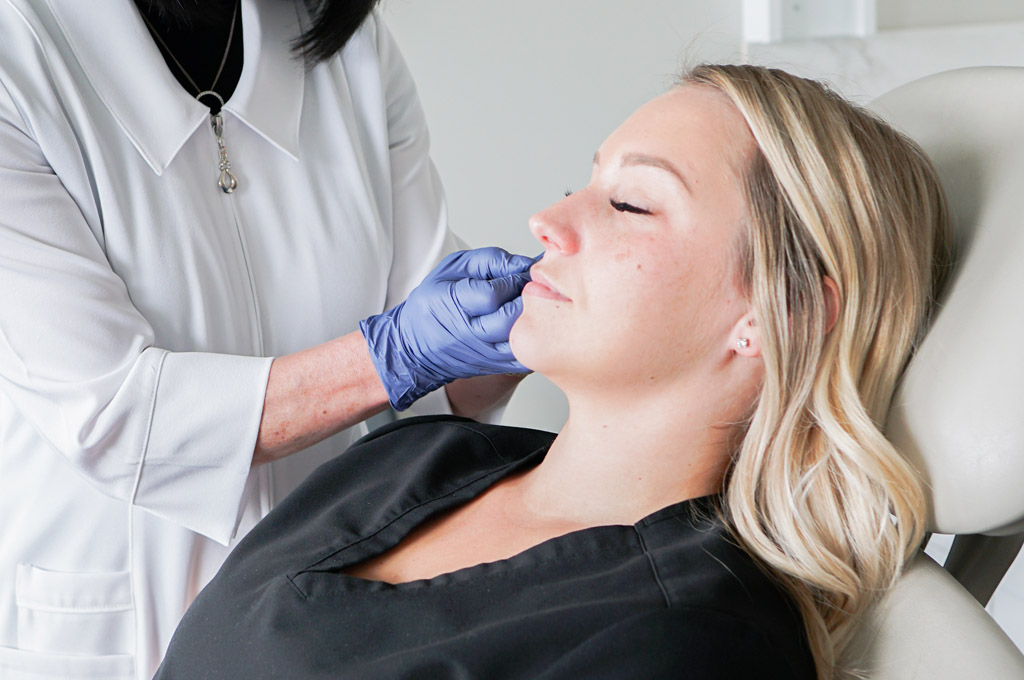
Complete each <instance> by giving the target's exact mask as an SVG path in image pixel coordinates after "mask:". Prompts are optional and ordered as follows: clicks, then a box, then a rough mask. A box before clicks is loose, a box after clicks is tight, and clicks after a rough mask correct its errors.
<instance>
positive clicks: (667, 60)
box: [383, 0, 741, 430]
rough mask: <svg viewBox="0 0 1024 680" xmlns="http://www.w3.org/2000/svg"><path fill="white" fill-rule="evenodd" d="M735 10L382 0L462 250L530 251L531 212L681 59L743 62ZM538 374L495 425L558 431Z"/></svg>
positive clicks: (650, 3)
mask: <svg viewBox="0 0 1024 680" xmlns="http://www.w3.org/2000/svg"><path fill="white" fill-rule="evenodd" d="M740 4H741V0H722V1H716V2H703V1H702V2H680V1H679V0H631V1H629V2H626V1H624V0H518V1H517V2H506V1H502V2H497V1H496V0H385V2H384V5H383V10H384V17H385V20H386V21H387V23H388V26H389V27H390V28H391V31H392V32H393V33H394V34H395V37H396V39H397V40H398V43H399V45H400V46H401V48H402V51H403V53H404V54H405V57H406V60H407V61H408V62H409V66H410V69H411V70H412V72H413V75H414V76H415V78H416V82H417V84H418V86H419V90H420V96H421V99H422V101H423V106H424V108H425V110H426V113H427V119H428V121H429V124H430V129H431V134H432V140H433V152H432V155H433V158H434V161H435V163H436V164H437V166H438V169H439V170H440V172H441V177H442V179H443V180H444V183H445V188H446V190H447V193H448V201H449V207H450V215H451V224H452V226H453V228H454V229H455V230H456V232H458V233H459V234H460V235H461V236H462V237H463V238H464V239H466V240H467V241H469V242H470V244H471V245H473V246H484V245H498V246H501V247H503V248H507V249H508V250H512V251H515V252H521V253H527V254H536V253H539V252H540V250H541V248H540V246H539V245H538V244H537V242H536V241H534V240H533V238H532V237H531V236H530V234H529V231H528V230H527V226H526V225H527V219H528V218H529V216H530V215H532V214H533V213H534V212H536V211H538V210H540V209H541V208H544V207H546V206H547V205H549V204H551V203H553V202H554V201H556V200H558V199H560V198H561V197H562V195H563V193H564V192H565V190H566V189H567V188H579V187H582V186H584V185H585V184H586V183H587V179H588V177H589V174H590V164H591V158H592V157H593V155H594V151H596V150H597V148H598V146H600V144H601V142H602V141H603V140H604V138H605V137H606V136H607V135H608V134H609V133H610V132H611V131H612V130H613V129H614V128H615V127H616V126H617V125H618V124H619V123H621V122H622V121H623V120H624V119H625V118H626V117H627V116H628V115H629V114H630V113H631V112H632V111H633V110H635V109H636V108H637V107H638V106H639V105H641V104H642V103H644V102H645V101H647V100H648V99H650V98H652V97H654V96H656V95H658V94H660V93H661V92H662V91H664V90H665V89H666V87H667V86H668V85H670V84H671V82H672V80H673V76H674V74H675V73H676V72H677V71H678V70H679V67H680V65H681V64H682V63H684V62H695V61H700V60H737V59H739V58H740ZM566 413H567V407H566V404H565V401H564V399H563V397H562V395H561V393H560V392H559V391H558V390H557V389H556V388H554V387H553V386H552V385H551V384H550V383H548V382H547V381H546V380H545V379H544V378H542V377H540V376H536V375H534V376H530V377H529V378H528V379H527V380H526V381H524V383H523V384H522V385H521V386H520V388H519V389H518V390H517V392H516V395H515V397H513V401H512V403H511V404H510V405H509V408H508V410H507V411H506V417H505V422H506V423H507V424H513V425H526V426H530V427H539V428H542V429H550V430H557V429H558V428H559V427H561V425H562V423H563V422H564V420H565V417H566Z"/></svg>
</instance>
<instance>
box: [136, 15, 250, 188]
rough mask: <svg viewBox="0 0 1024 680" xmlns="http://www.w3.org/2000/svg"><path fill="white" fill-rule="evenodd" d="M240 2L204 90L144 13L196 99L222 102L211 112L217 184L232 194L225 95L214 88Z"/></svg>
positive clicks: (233, 184) (235, 184)
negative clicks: (226, 41)
mask: <svg viewBox="0 0 1024 680" xmlns="http://www.w3.org/2000/svg"><path fill="white" fill-rule="evenodd" d="M240 4H241V0H237V1H236V2H235V11H234V14H232V15H231V29H230V30H229V31H228V44H227V46H226V47H225V48H224V56H223V57H222V58H221V60H220V66H219V67H218V68H217V75H216V76H214V78H213V84H212V85H210V88H209V89H207V90H203V89H202V88H200V87H199V86H198V85H196V81H194V80H192V76H190V75H189V74H188V71H186V70H185V67H184V66H182V65H181V62H180V61H178V60H177V58H175V56H174V53H173V52H171V48H170V47H168V46H167V43H165V42H164V39H163V38H161V37H160V34H159V33H157V30H156V29H155V28H154V27H153V24H151V23H150V22H149V18H148V17H147V16H146V15H145V14H143V15H142V20H143V21H145V22H146V26H148V27H149V31H150V33H152V34H153V37H154V38H156V39H157V42H159V43H160V45H161V46H162V47H163V48H164V51H165V52H167V54H168V56H170V58H171V61H173V62H174V64H175V66H177V67H178V70H180V71H181V72H182V73H183V74H184V75H185V78H186V79H187V80H188V82H189V83H190V84H191V85H192V87H193V88H195V90H196V92H197V94H196V99H197V100H198V101H200V102H201V101H203V97H207V96H210V97H215V98H216V99H217V101H218V102H219V103H220V106H219V107H218V108H217V112H216V113H213V112H211V113H210V127H211V128H213V136H214V137H215V138H216V139H217V158H218V166H217V167H218V169H219V170H220V176H219V177H218V178H217V185H218V186H219V187H220V188H221V191H223V192H224V193H225V194H230V193H231V192H232V191H234V190H235V189H236V188H237V187H238V180H237V179H236V178H235V174H234V173H233V172H231V161H229V160H228V149H227V147H226V146H225V145H224V117H223V116H222V115H221V110H222V109H223V108H224V97H222V96H220V94H218V93H217V92H216V91H215V89H214V88H216V87H217V81H219V80H220V74H221V72H222V71H223V70H224V64H226V63H228V53H230V52H231V42H232V41H233V40H234V37H235V23H236V22H237V21H238V7H239V5H240Z"/></svg>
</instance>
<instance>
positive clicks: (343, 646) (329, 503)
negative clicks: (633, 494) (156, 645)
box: [156, 417, 814, 680]
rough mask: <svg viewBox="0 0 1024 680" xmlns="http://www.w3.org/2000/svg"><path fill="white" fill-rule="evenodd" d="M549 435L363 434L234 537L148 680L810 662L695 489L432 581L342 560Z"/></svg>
mask: <svg viewBox="0 0 1024 680" xmlns="http://www.w3.org/2000/svg"><path fill="white" fill-rule="evenodd" d="M551 440H552V435H551V434H549V433H545V432H538V431H533V430H525V429H518V428H506V427H498V426H491V425H482V424H479V423H475V422H472V421H468V420H463V419H459V418H452V417H429V418H414V419H409V420H405V421H401V422H399V423H396V424H394V425H391V426H388V427H385V428H382V429H381V430H378V431H376V432H374V433H372V434H370V435H369V436H367V437H365V438H364V439H362V440H361V441H359V442H357V443H356V444H355V445H353V446H352V448H350V449H349V450H348V451H347V452H346V453H344V454H343V455H341V456H339V457H338V458H336V459H335V460H333V461H331V462H329V463H327V464H325V465H323V466H322V467H321V468H319V469H318V470H317V471H316V472H314V473H313V475H311V476H310V478H309V480H307V481H306V482H305V483H304V484H303V485H302V486H300V487H299V488H298V489H296V490H295V491H294V492H293V493H291V494H290V495H289V496H288V497H287V498H286V499H285V500H284V501H283V502H282V503H281V505H280V506H278V507H277V508H276V509H275V510H274V511H273V512H271V513H270V515H268V516H267V517H266V518H265V519H264V520H263V521H262V522H260V523H259V524H258V525H257V526H256V528H255V529H253V531H252V532H251V533H250V534H249V535H248V536H247V537H246V538H245V539H244V540H243V541H242V542H241V543H240V544H239V545H238V547H237V548H236V549H235V550H234V551H233V552H232V553H231V555H230V556H229V558H228V560H227V562H226V563H225V564H224V566H223V568H222V569H221V570H220V572H219V573H218V574H217V576H216V577H215V578H214V580H213V581H212V582H211V583H210V585H209V586H207V587H206V588H205V589H204V590H203V591H202V592H201V593H200V595H199V597H198V599H197V600H196V601H195V603H194V604H193V605H192V607H191V608H190V609H189V610H188V612H187V614H186V615H185V618H184V619H183V620H182V622H181V624H180V625H179V627H178V630H177V632H176V633H175V635H174V638H173V640H172V641H171V645H170V649H169V651H168V654H167V657H166V659H165V661H164V663H163V665H162V666H161V668H160V671H159V672H158V673H157V676H156V678H157V680H171V679H172V678H173V679H179V680H197V679H200V678H216V679H218V680H225V679H231V678H238V679H245V680H252V679H254V678H290V679H305V678H359V679H360V680H366V679H371V678H407V679H412V678H424V679H426V678H429V679H431V680H434V679H437V680H444V679H453V680H454V679H456V678H458V679H463V678H484V679H487V680H492V679H494V680H499V679H502V678H531V679H534V678H537V679H546V680H553V679H554V678H631V679H632V678H691V679H694V680H707V679H711V678H721V679H723V680H725V679H728V680H736V679H737V678H758V679H770V678H779V679H782V678H785V679H786V680H794V679H800V678H808V679H811V678H814V670H813V662H812V660H811V656H810V652H809V650H808V647H807V644H806V640H805V637H804V634H803V627H802V623H801V620H800V617H799V615H798V614H797V613H796V608H795V605H793V604H792V602H791V601H790V600H789V598H787V597H786V596H785V595H783V594H782V592H781V591H780V590H779V589H778V588H777V587H776V586H775V585H774V583H773V582H772V581H771V580H770V579H769V578H768V577H767V576H765V574H764V573H763V572H762V571H761V570H760V569H759V568H758V567H757V566H756V565H755V564H754V562H753V561H752V560H751V559H750V557H748V556H747V555H746V553H744V552H743V551H741V550H740V549H739V548H737V547H736V546H735V545H734V544H733V543H732V542H731V541H730V539H729V538H728V536H727V534H726V532H725V530H724V529H723V528H722V526H721V525H720V524H719V523H718V522H716V521H715V520H713V519H711V517H713V512H712V510H711V503H710V499H709V498H703V499H695V500H691V501H684V502H682V503H677V504H675V505H672V506H669V507H667V508H664V509H662V510H660V511H658V512H656V513H654V514H652V515H649V516H648V517H646V518H644V519H643V520H641V521H640V522H637V523H636V525H634V526H604V527H597V528H593V529H585V530H583V531H577V532H574V533H570V534H567V535H565V536H562V537H559V538H554V539H552V540H549V541H546V542H544V543H542V544H540V545H538V546H535V547H533V548H530V549H529V550H526V551H524V552H522V553H520V554H518V555H516V556H514V557H511V558H510V559H507V560H502V561H499V562H494V563H489V564H481V565H478V566H474V567H469V568H466V569H460V570H458V571H455V572H453V573H451V574H446V575H442V576H438V577H436V578H433V579H429V580H422V581H413V582H410V583H403V584H398V585H389V584H386V583H381V582H377V581H368V580H363V579H359V578H355V577H350V576H347V575H345V574H344V573H343V570H344V569H346V568H347V567H350V566H352V565H354V564H356V563H359V562H362V561H363V560H365V559H367V558H368V557H371V556H373V555H377V554H379V553H382V552H384V551H385V550H387V549H388V548H390V547H392V546H394V545H395V544H397V543H398V542H399V541H400V540H401V539H402V537H403V536H405V535H406V534H408V533H409V532H410V531H411V530H412V529H413V528H415V527H416V526H417V525H419V524H420V523H421V522H423V521H424V520H425V519H427V518H428V517H429V516H431V515H433V514H434V513H440V512H444V511H446V510H449V509H452V508H454V507H456V506H458V505H460V504H463V503H465V502H467V501H469V500H470V499H472V498H474V497H476V496H478V495H479V494H480V493H482V492H483V491H484V490H485V489H486V488H488V487H489V486H490V485H492V484H493V483H495V482H496V481H498V480H499V479H501V478H502V477H504V476H506V475H508V474H510V473H512V472H513V471H515V470H520V469H524V468H526V467H530V466H533V465H536V464H537V463H539V462H540V461H541V460H542V459H543V457H544V455H545V453H546V451H547V448H548V446H549V445H550V443H551Z"/></svg>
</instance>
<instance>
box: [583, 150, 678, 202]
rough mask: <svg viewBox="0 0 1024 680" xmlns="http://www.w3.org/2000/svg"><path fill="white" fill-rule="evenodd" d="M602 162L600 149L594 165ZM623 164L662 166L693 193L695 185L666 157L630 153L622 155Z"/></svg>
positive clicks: (596, 154) (662, 168)
mask: <svg viewBox="0 0 1024 680" xmlns="http://www.w3.org/2000/svg"><path fill="white" fill-rule="evenodd" d="M600 163H601V152H600V151H598V152H597V153H595V154H594V165H599V164H600ZM622 165H623V166H628V165H649V166H651V167H653V168H660V169H661V170H664V171H666V172H668V173H669V174H671V175H673V176H674V177H675V178H676V179H678V180H679V181H680V182H681V183H682V185H683V187H684V188H685V189H686V190H687V191H688V192H690V193H691V194H693V187H691V186H690V182H689V181H687V179H686V176H685V175H683V173H682V172H680V171H679V169H678V168H677V167H676V166H674V165H672V163H670V162H669V161H667V160H665V159H664V158H659V157H657V156H648V155H647V154H642V153H628V154H626V155H625V156H623V157H622Z"/></svg>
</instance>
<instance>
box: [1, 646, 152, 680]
mask: <svg viewBox="0 0 1024 680" xmlns="http://www.w3.org/2000/svg"><path fill="white" fill-rule="evenodd" d="M0 678H3V680H50V679H52V680H135V662H134V659H133V658H132V657H131V656H129V655H127V654H112V655H107V656H71V655H68V654H47V653H45V652H28V651H25V650H24V649H11V648H10V647H0Z"/></svg>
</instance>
